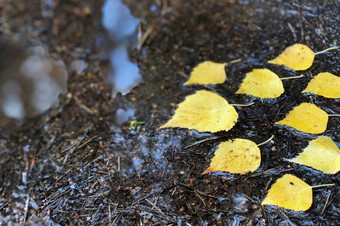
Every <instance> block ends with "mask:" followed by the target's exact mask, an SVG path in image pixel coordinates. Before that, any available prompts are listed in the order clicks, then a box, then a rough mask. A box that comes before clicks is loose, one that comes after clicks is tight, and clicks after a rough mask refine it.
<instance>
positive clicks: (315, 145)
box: [288, 136, 340, 174]
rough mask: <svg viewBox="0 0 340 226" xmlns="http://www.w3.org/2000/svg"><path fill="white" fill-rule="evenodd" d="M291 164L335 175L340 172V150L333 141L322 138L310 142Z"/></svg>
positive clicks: (291, 160)
mask: <svg viewBox="0 0 340 226" xmlns="http://www.w3.org/2000/svg"><path fill="white" fill-rule="evenodd" d="M288 161H290V162H294V163H298V164H302V165H306V166H310V167H312V168H314V169H317V170H320V171H322V172H324V173H331V174H335V173H337V172H339V170H340V150H339V148H338V147H337V146H336V144H335V143H334V142H333V140H332V139H331V138H329V137H326V136H320V137H318V138H317V139H315V140H312V141H311V142H309V145H308V146H307V147H306V148H305V149H304V151H303V152H302V153H301V154H299V155H298V156H297V157H296V158H293V159H288Z"/></svg>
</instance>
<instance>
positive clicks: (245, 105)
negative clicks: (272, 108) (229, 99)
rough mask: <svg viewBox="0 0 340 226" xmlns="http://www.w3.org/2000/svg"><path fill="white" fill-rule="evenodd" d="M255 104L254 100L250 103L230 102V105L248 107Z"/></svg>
mask: <svg viewBox="0 0 340 226" xmlns="http://www.w3.org/2000/svg"><path fill="white" fill-rule="evenodd" d="M253 104H254V102H251V103H249V104H229V105H231V106H235V107H248V106H250V105H253Z"/></svg>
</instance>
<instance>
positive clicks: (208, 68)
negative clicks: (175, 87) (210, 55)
mask: <svg viewBox="0 0 340 226" xmlns="http://www.w3.org/2000/svg"><path fill="white" fill-rule="evenodd" d="M225 65H227V64H226V63H215V62H212V61H205V62H203V63H200V64H199V65H197V66H196V67H195V68H194V70H193V71H192V72H191V74H190V78H189V80H188V81H186V82H185V83H184V85H189V84H199V85H207V84H221V83H223V82H225V80H226V74H225V69H224V67H225Z"/></svg>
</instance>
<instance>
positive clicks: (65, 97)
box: [0, 0, 340, 225]
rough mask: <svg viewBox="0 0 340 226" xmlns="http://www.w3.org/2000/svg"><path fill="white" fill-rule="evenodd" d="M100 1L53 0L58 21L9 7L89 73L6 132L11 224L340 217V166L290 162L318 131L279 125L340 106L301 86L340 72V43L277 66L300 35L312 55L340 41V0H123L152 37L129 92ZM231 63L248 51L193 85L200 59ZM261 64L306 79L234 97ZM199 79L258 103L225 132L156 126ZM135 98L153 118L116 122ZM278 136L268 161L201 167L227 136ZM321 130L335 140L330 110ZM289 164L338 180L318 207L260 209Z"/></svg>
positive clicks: (0, 137) (4, 186)
mask: <svg viewBox="0 0 340 226" xmlns="http://www.w3.org/2000/svg"><path fill="white" fill-rule="evenodd" d="M103 3H104V2H103V1H102V0H95V1H92V0H91V1H90V0H82V1H80V0H72V1H66V0H59V1H55V4H56V5H55V6H54V9H53V12H54V16H53V17H52V18H46V17H43V16H42V14H41V6H40V4H41V1H35V0H34V1H7V2H5V3H0V12H1V14H2V15H6V24H7V29H8V31H9V32H10V34H12V35H15V36H16V37H19V38H20V39H22V40H25V41H26V42H28V43H33V44H34V43H35V44H36V43H38V44H42V45H44V46H45V47H46V48H47V49H48V52H49V54H50V55H51V56H52V57H53V58H55V59H61V60H63V61H64V62H65V65H66V66H67V67H69V65H70V64H71V62H72V61H74V60H77V59H82V60H84V61H85V62H86V63H87V65H88V67H87V68H86V69H85V70H84V71H83V72H80V73H77V72H71V71H70V70H69V78H68V84H67V87H68V91H67V93H66V94H62V95H61V96H60V104H59V106H58V107H56V108H53V109H50V110H49V111H47V112H45V113H44V114H41V115H39V116H36V117H34V118H31V119H28V120H26V121H25V122H24V123H23V124H22V125H20V126H17V125H15V124H10V125H9V126H6V127H3V128H2V129H1V132H0V164H1V165H0V194H1V196H0V223H1V224H2V223H9V222H12V223H20V224H23V223H24V222H26V223H27V224H33V223H36V224H38V225H39V224H43V223H47V222H50V223H56V224H61V225H66V224H72V225H73V224H75V225H83V224H84V225H85V224H91V225H94V224H96V225H108V224H112V225H144V224H145V225H170V224H178V225H181V224H183V225H198V224H202V225H340V204H339V203H340V187H339V184H340V176H339V173H338V174H335V175H331V174H323V173H322V172H320V171H317V170H313V169H311V168H309V167H305V166H301V165H297V164H293V163H290V162H287V161H284V159H285V158H291V157H293V156H296V155H297V154H298V153H300V152H301V151H302V150H303V149H304V148H305V147H306V146H307V144H308V142H309V141H310V140H312V139H313V138H315V137H316V136H314V135H309V134H306V133H302V132H297V131H296V130H294V129H289V128H288V127H283V126H277V125H274V123H275V122H277V121H278V120H281V119H283V117H284V116H285V115H286V114H287V113H288V112H289V111H290V110H291V109H292V108H293V107H294V106H297V105H298V104H300V103H302V102H309V103H315V104H316V105H318V106H320V107H321V108H322V109H323V110H325V111H326V112H327V113H329V114H331V113H338V114H339V113H340V100H339V99H326V98H323V97H321V96H316V95H311V94H308V95H307V94H305V95H302V94H301V91H302V90H303V89H304V87H306V84H307V83H308V82H309V81H310V79H311V77H312V75H316V74H317V73H319V72H325V71H327V72H331V73H333V74H336V75H338V76H339V75H340V74H339V68H340V66H339V61H340V50H339V49H338V50H335V51H331V52H329V53H325V54H321V55H317V56H316V58H315V61H314V63H313V66H312V67H311V68H310V69H308V70H307V71H303V72H295V71H293V70H289V69H287V68H285V67H283V66H275V65H270V64H267V61H268V60H269V59H273V58H274V57H275V56H277V55H278V54H279V53H281V52H282V51H283V49H285V48H286V47H287V46H290V45H292V44H294V43H303V44H306V45H308V46H309V47H310V48H311V49H312V50H314V51H315V52H316V51H320V50H323V49H326V48H328V47H330V46H334V45H340V43H339V40H340V39H339V34H340V28H339V22H340V12H339V2H338V1H337V0H326V1H318V0H312V1H311V0H301V1H293V0H290V1H279V0H275V1H257V0H250V1H235V0H224V1H214V0H204V1H194V0H190V1H181V0H171V1H167V0H164V1H152V0H143V1H139V0H126V1H125V3H126V4H127V5H128V6H129V8H130V9H131V11H132V13H133V15H134V16H135V17H137V18H140V20H141V30H142V31H143V32H145V31H147V30H148V29H149V30H148V31H150V34H149V35H148V36H147V37H146V38H147V39H146V40H145V42H143V46H142V49H141V50H138V49H132V50H131V51H130V57H131V58H132V59H133V61H135V62H136V63H138V66H139V70H140V73H141V74H142V76H143V82H142V83H140V84H139V85H138V86H136V87H135V88H134V89H133V90H132V91H131V92H130V93H128V94H127V95H124V96H123V95H120V94H117V95H116V96H113V95H112V87H111V86H110V85H109V84H107V82H106V76H107V69H105V68H106V64H107V62H103V61H102V60H101V58H100V53H101V51H103V50H102V49H101V48H100V47H98V46H97V45H96V39H97V38H98V36H100V35H102V34H103V33H104V30H103V28H102V27H101V26H100V25H98V24H100V20H101V7H102V4H103ZM152 6H156V7H155V10H150V7H152ZM88 8H90V10H91V13H88V11H86V10H84V9H88ZM82 10H84V11H82ZM1 26H2V27H3V26H5V25H4V24H2V25H1ZM0 34H1V33H0ZM235 59H241V61H240V62H238V63H235V64H232V65H230V66H227V67H226V73H227V81H226V82H225V83H224V84H222V85H216V86H203V87H200V86H183V83H184V82H185V81H186V80H187V79H188V75H189V74H190V72H191V70H192V69H193V67H195V66H196V65H197V64H198V63H200V62H203V61H206V60H211V61H215V62H229V61H232V60H235ZM264 67H266V68H270V69H271V70H273V71H274V72H275V73H277V74H278V75H279V76H282V77H286V76H297V75H299V74H301V73H303V74H305V76H304V77H303V78H300V79H294V80H287V81H285V82H284V87H285V93H284V94H282V95H281V96H280V97H279V98H276V99H273V100H268V101H262V100H260V99H258V98H253V97H250V96H246V95H236V94H235V91H236V90H237V88H238V87H239V84H240V82H241V81H242V79H243V78H244V75H245V73H246V72H249V71H250V70H252V69H253V68H264ZM0 70H1V69H0ZM199 89H208V90H211V91H214V92H216V93H218V94H220V95H221V96H223V97H225V98H226V99H227V100H228V101H229V102H231V103H249V102H254V104H253V105H251V106H248V107H236V110H237V112H238V113H239V120H238V122H237V124H236V125H235V126H234V127H233V128H232V129H231V130H230V131H228V132H221V133H218V134H210V133H197V132H195V131H193V130H187V129H178V128H169V129H159V127H160V126H161V125H163V124H164V123H166V122H167V120H169V119H170V118H171V117H172V115H173V114H174V110H175V109H176V106H177V104H179V103H180V102H182V101H183V100H184V97H185V96H186V95H188V94H191V93H194V92H195V91H196V90H199ZM130 107H132V108H133V109H134V116H133V117H132V118H131V119H135V120H137V121H143V122H145V123H144V124H141V125H137V126H136V127H131V126H130V122H129V121H128V122H125V123H124V124H122V125H117V124H115V115H116V111H117V109H121V108H123V109H128V108H130ZM272 135H274V139H273V140H272V142H269V143H267V144H265V145H263V146H261V148H260V149H261V158H262V162H261V165H260V167H259V169H257V170H256V171H255V172H254V173H250V174H246V175H233V174H229V173H210V174H205V175H202V172H204V170H205V169H206V168H207V167H208V166H209V163H210V160H211V158H212V156H213V154H214V151H215V150H216V147H217V146H218V144H219V143H220V142H221V141H226V140H229V139H233V138H245V139H250V140H252V141H254V142H255V143H261V142H263V141H264V140H267V139H268V138H269V137H271V136H272ZM323 135H326V136H329V137H330V138H332V139H333V140H334V141H335V142H336V144H337V145H338V146H339V144H340V118H339V117H330V119H329V122H328V127H327V130H326V132H324V133H323ZM201 141H203V142H201ZM204 141H205V142H204ZM286 173H290V174H293V175H296V176H298V177H299V178H301V179H302V180H304V181H305V182H306V183H308V184H310V185H319V184H330V183H334V184H336V186H331V187H322V188H316V189H313V196H314V199H313V205H312V207H311V208H310V209H309V210H308V211H305V212H302V211H301V212H295V211H292V210H285V209H283V208H279V207H276V206H261V201H262V200H263V199H264V197H265V196H266V194H267V192H268V189H269V188H270V186H271V185H272V184H273V183H274V182H275V180H276V179H278V178H280V177H281V176H283V175H284V174H286Z"/></svg>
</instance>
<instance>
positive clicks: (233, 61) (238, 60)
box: [227, 59, 242, 64]
mask: <svg viewBox="0 0 340 226" xmlns="http://www.w3.org/2000/svg"><path fill="white" fill-rule="evenodd" d="M241 60H242V59H236V60H232V61H230V62H228V63H227V64H234V63H237V62H240V61H241Z"/></svg>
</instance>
